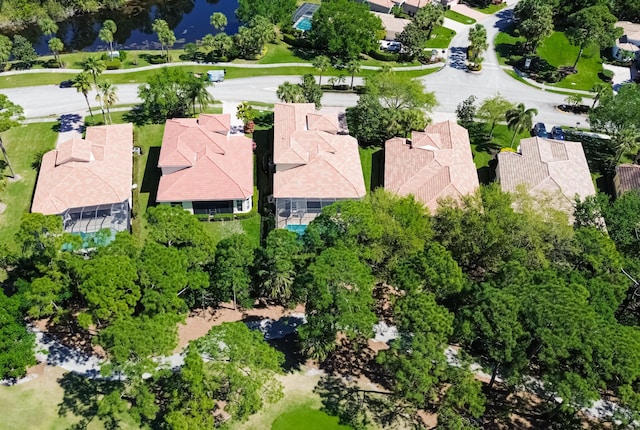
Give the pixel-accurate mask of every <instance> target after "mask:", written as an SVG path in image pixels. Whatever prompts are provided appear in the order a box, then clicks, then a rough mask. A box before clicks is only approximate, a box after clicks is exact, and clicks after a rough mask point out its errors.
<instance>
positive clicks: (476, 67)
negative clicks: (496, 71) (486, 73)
mask: <svg viewBox="0 0 640 430" xmlns="http://www.w3.org/2000/svg"><path fill="white" fill-rule="evenodd" d="M467 69H469V70H470V71H472V72H479V71H480V70H482V64H475V63H470V64H469V65H468V66H467Z"/></svg>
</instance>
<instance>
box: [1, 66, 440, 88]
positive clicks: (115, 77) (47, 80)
mask: <svg viewBox="0 0 640 430" xmlns="http://www.w3.org/2000/svg"><path fill="white" fill-rule="evenodd" d="M180 67H183V68H184V69H185V70H186V71H190V72H194V73H205V72H206V71H207V70H220V69H223V67H220V66H216V67H212V66H180ZM224 69H226V71H227V72H226V75H225V79H234V78H250V77H253V76H276V75H292V76H301V75H304V74H306V73H314V69H313V68H311V67H269V68H266V69H249V68H240V67H226V68H224ZM437 71H438V69H437V68H435V69H434V68H431V69H422V70H407V71H401V70H400V71H398V73H402V74H403V76H406V77H408V78H415V77H420V76H426V75H428V74H430V73H434V72H437ZM157 72H158V71H157V70H143V71H138V72H131V73H122V74H112V75H111V74H103V75H102V76H103V77H104V78H105V79H109V80H110V81H111V83H113V84H135V83H143V82H146V81H147V79H148V78H149V76H151V75H152V74H154V73H157ZM345 73H346V72H345V71H343V70H336V69H331V70H327V71H326V72H324V74H323V76H339V75H341V74H345ZM373 73H375V71H374V70H362V71H361V72H360V73H359V74H358V75H356V76H360V77H363V76H370V75H372V74H373ZM74 76H75V74H69V73H28V74H22V75H11V76H1V75H0V88H18V87H30V86H38V85H59V84H60V82H61V81H64V80H67V79H72V78H73V77H74ZM69 90H70V91H74V90H73V89H69Z"/></svg>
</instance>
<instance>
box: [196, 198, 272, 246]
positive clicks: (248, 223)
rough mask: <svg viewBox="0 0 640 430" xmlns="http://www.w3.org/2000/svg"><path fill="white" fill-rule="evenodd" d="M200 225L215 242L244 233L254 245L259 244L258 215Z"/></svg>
mask: <svg viewBox="0 0 640 430" xmlns="http://www.w3.org/2000/svg"><path fill="white" fill-rule="evenodd" d="M256 204H257V203H256ZM202 225H203V226H204V228H205V230H206V231H207V232H208V233H209V234H210V235H211V238H212V239H213V241H214V243H216V244H217V243H218V242H220V241H221V240H222V239H225V238H227V237H229V236H231V235H233V234H243V233H244V234H246V235H247V236H248V237H249V241H250V242H251V244H252V245H253V246H254V247H256V248H257V247H258V246H260V215H256V216H253V217H251V218H247V219H242V220H234V221H215V222H203V223H202Z"/></svg>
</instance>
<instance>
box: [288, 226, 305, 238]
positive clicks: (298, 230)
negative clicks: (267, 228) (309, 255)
mask: <svg viewBox="0 0 640 430" xmlns="http://www.w3.org/2000/svg"><path fill="white" fill-rule="evenodd" d="M287 230H289V231H292V232H294V233H298V236H302V235H303V234H304V232H305V231H307V226H306V224H288V225H287Z"/></svg>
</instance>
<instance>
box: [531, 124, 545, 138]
mask: <svg viewBox="0 0 640 430" xmlns="http://www.w3.org/2000/svg"><path fill="white" fill-rule="evenodd" d="M531 135H532V136H538V137H544V138H548V137H549V133H548V132H547V127H545V125H544V124H543V123H541V122H538V123H536V125H534V126H533V130H531Z"/></svg>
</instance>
